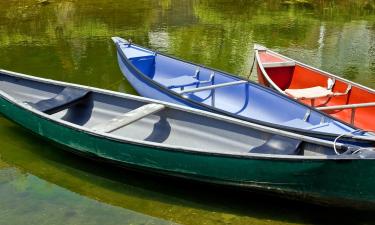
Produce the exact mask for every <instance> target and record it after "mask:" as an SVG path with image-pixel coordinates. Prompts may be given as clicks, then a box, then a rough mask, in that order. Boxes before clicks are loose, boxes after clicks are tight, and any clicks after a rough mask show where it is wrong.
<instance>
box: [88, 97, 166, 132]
mask: <svg viewBox="0 0 375 225" xmlns="http://www.w3.org/2000/svg"><path fill="white" fill-rule="evenodd" d="M164 108H165V106H164V105H162V104H156V103H151V104H147V105H144V106H141V107H139V108H137V109H134V110H132V111H130V112H127V113H124V114H122V115H120V116H117V117H115V118H113V119H111V120H110V121H109V122H105V123H100V124H98V125H96V126H94V127H92V129H93V130H96V131H100V132H103V133H110V132H112V131H115V130H118V129H120V128H122V127H124V126H126V125H129V124H131V123H134V122H136V121H138V120H140V119H142V118H144V117H146V116H148V115H151V114H153V113H156V112H159V111H160V110H162V109H164Z"/></svg>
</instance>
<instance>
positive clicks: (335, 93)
mask: <svg viewBox="0 0 375 225" xmlns="http://www.w3.org/2000/svg"><path fill="white" fill-rule="evenodd" d="M255 54H256V59H257V68H258V80H259V82H260V83H261V84H264V85H266V86H269V87H273V88H274V89H276V90H278V91H279V92H281V93H284V94H286V95H288V96H290V97H292V98H295V99H298V100H300V101H301V102H303V103H305V104H308V105H312V106H314V107H317V108H318V109H320V110H322V111H324V112H326V113H329V114H330V115H332V116H333V117H335V118H338V119H340V120H342V121H345V122H347V123H351V124H353V125H355V126H356V127H359V128H362V129H365V130H375V120H374V119H373V116H374V115H375V90H373V89H370V88H368V87H364V86H362V85H359V84H356V83H353V82H351V81H349V80H346V79H343V78H341V77H338V76H335V75H333V74H330V73H327V72H324V71H321V70H319V69H316V68H313V67H311V66H308V65H305V64H303V63H300V62H297V61H295V60H293V59H290V58H287V57H285V56H282V55H280V54H277V53H275V52H273V51H270V50H268V49H266V48H264V47H262V46H258V45H256V46H255Z"/></svg>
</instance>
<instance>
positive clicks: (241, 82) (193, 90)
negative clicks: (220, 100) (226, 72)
mask: <svg viewBox="0 0 375 225" xmlns="http://www.w3.org/2000/svg"><path fill="white" fill-rule="evenodd" d="M245 83H247V81H245V80H240V81H233V82H228V83H223V84H216V85H210V86H205V87H198V88H192V89H189V90H183V91H180V92H179V94H185V93H191V92H199V91H206V90H212V89H216V88H222V87H228V86H233V85H239V84H245Z"/></svg>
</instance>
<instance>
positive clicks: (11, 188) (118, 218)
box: [0, 167, 173, 225]
mask: <svg viewBox="0 0 375 225" xmlns="http://www.w3.org/2000/svg"><path fill="white" fill-rule="evenodd" d="M0 197H1V202H0V211H1V213H0V215H1V216H0V224H12V225H18V224H19V225H22V224H38V225H42V224H64V225H65V224H98V225H99V224H116V225H117V224H173V223H172V222H168V221H164V220H161V219H157V218H153V217H151V216H147V215H144V214H140V213H137V212H134V211H131V210H128V209H125V208H120V207H116V206H112V205H108V204H106V203H102V202H100V201H97V200H93V199H90V198H87V197H84V196H82V195H79V194H76V193H74V192H71V191H69V190H67V189H65V188H62V187H60V186H57V185H55V184H52V183H49V182H47V181H44V180H42V179H40V178H38V177H36V176H34V175H30V174H27V173H22V172H21V171H20V170H18V169H15V168H12V167H9V168H1V169H0Z"/></svg>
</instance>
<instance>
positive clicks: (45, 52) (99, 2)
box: [0, 0, 375, 225]
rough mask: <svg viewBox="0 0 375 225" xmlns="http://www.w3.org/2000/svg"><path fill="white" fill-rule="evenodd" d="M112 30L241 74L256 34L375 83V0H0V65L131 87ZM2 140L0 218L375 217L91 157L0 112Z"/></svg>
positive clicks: (229, 220) (256, 220)
mask: <svg viewBox="0 0 375 225" xmlns="http://www.w3.org/2000/svg"><path fill="white" fill-rule="evenodd" d="M111 36H121V37H125V38H131V39H132V40H133V41H134V42H136V43H138V44H140V45H144V46H147V47H150V48H153V49H158V50H159V51H161V52H165V53H168V54H171V55H174V56H177V57H180V58H183V59H186V60H190V61H194V62H196V63H199V64H205V65H208V66H211V67H215V68H218V69H221V70H225V71H228V72H232V73H236V74H240V75H242V76H246V75H247V74H248V73H249V69H250V66H251V63H252V59H253V50H252V47H253V44H254V43H258V44H262V45H265V46H267V47H269V48H271V49H274V50H277V51H279V52H280V53H282V54H285V55H287V56H289V57H291V58H295V59H297V60H299V61H302V62H304V63H307V64H311V65H313V66H316V67H319V68H321V69H323V70H327V71H329V72H331V73H334V74H338V75H340V76H343V77H345V78H347V79H350V80H353V81H355V82H358V83H361V84H363V85H366V86H369V87H372V88H375V1H374V0H357V1H356V0H346V1H344V0H342V1H333V0H327V1H317V0H315V1H314V0H312V1H308V0H297V1H292V0H290V1H281V0H265V1H260V0H254V1H246V0H215V1H214V0H137V1H134V0H133V1H130V0H122V1H118V0H116V1H115V0H96V1H91V0H79V1H78V0H54V1H53V0H51V1H46V0H42V1H37V0H7V1H1V2H0V67H1V68H4V69H8V70H14V71H18V72H23V73H27V74H31V75H36V76H40V77H46V78H52V79H56V80H62V81H67V82H73V83H79V84H84V85H89V86H95V87H100V88H105V89H111V90H115V91H122V92H127V93H132V94H135V92H134V90H133V89H132V88H131V87H130V86H129V84H128V83H127V82H126V81H125V80H124V79H123V77H122V75H121V73H120V71H119V69H118V67H117V62H116V57H115V56H116V55H115V48H114V46H113V44H112V43H111V40H110V37H111ZM253 77H254V76H253ZM254 79H255V77H254ZM0 137H1V138H0V140H1V141H0V224H12V225H13V224H38V225H39V224H173V223H180V224H316V223H326V224H338V223H351V224H372V223H373V222H374V218H375V216H374V214H373V213H369V212H358V211H353V210H343V209H333V208H324V207H319V206H313V205H309V204H305V203H299V202H293V201H289V200H283V199H278V198H274V197H270V196H264V195H261V194H258V193H246V192H241V191H237V190H228V189H223V188H219V187H215V186H207V185H197V184H194V183H189V182H182V181H176V180H172V179H165V178H160V177H154V176H150V175H145V174H140V173H137V172H133V171H128V170H123V169H118V168H115V167H112V166H108V165H103V164H100V163H95V162H92V161H90V160H86V159H82V158H80V157H77V156H74V155H72V154H70V153H67V152H65V151H63V150H62V149H60V148H59V147H57V146H54V145H52V144H50V143H48V142H45V141H44V140H41V139H39V138H38V137H36V136H34V135H31V134H30V133H28V132H27V131H25V130H24V129H23V128H20V127H19V126H17V125H15V124H13V123H11V122H8V121H7V120H6V119H4V118H0ZM353 185H355V184H353Z"/></svg>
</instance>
